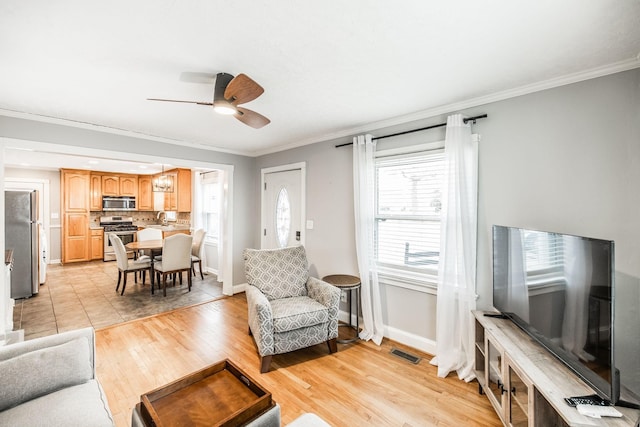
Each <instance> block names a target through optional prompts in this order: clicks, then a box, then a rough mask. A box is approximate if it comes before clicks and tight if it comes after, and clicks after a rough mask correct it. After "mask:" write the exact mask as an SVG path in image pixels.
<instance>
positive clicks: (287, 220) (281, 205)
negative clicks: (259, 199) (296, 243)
mask: <svg viewBox="0 0 640 427" xmlns="http://www.w3.org/2000/svg"><path fill="white" fill-rule="evenodd" d="M290 232H291V203H290V202H289V193H288V192H287V189H286V188H283V189H281V190H280V192H279V193H278V199H277V201H276V235H277V236H278V245H280V247H281V248H284V247H285V246H287V243H288V242H289V233H290Z"/></svg>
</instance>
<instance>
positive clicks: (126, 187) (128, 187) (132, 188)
mask: <svg viewBox="0 0 640 427" xmlns="http://www.w3.org/2000/svg"><path fill="white" fill-rule="evenodd" d="M119 178H120V186H119V187H118V188H119V189H118V191H119V194H118V196H130V197H137V196H138V176H137V175H120V177H119ZM138 210H139V209H138Z"/></svg>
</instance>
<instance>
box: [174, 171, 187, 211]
mask: <svg viewBox="0 0 640 427" xmlns="http://www.w3.org/2000/svg"><path fill="white" fill-rule="evenodd" d="M176 187H177V191H178V194H177V200H176V210H177V211H178V212H191V170H189V169H178V185H177V186H176Z"/></svg>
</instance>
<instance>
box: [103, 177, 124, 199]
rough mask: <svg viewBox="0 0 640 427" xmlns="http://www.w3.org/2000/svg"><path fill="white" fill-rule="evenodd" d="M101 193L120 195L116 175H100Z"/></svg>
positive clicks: (118, 181) (104, 194)
mask: <svg viewBox="0 0 640 427" xmlns="http://www.w3.org/2000/svg"><path fill="white" fill-rule="evenodd" d="M102 195H103V196H119V195H120V177H119V176H117V175H102Z"/></svg>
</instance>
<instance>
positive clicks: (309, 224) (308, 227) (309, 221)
mask: <svg viewBox="0 0 640 427" xmlns="http://www.w3.org/2000/svg"><path fill="white" fill-rule="evenodd" d="M307 230H313V220H312V219H308V220H307Z"/></svg>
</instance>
